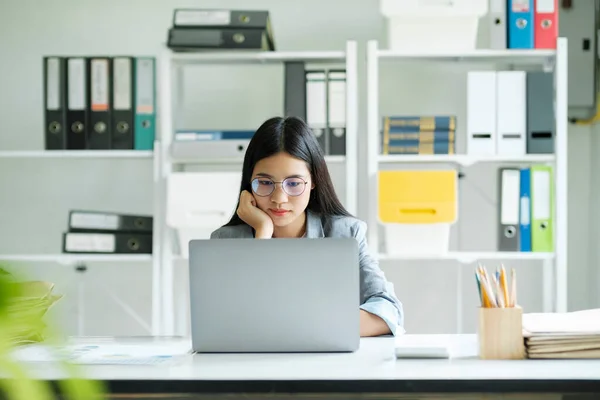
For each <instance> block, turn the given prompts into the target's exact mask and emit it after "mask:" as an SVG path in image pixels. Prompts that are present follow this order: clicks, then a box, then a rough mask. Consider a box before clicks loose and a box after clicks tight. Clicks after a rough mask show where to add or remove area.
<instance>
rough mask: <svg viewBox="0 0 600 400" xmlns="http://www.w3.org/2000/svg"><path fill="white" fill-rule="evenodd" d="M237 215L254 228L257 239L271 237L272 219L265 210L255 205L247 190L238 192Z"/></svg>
mask: <svg viewBox="0 0 600 400" xmlns="http://www.w3.org/2000/svg"><path fill="white" fill-rule="evenodd" d="M237 215H238V216H239V217H240V218H241V219H242V221H244V222H245V223H247V224H248V225H250V226H251V227H252V228H254V230H255V232H256V235H255V237H256V238H257V239H270V238H271V237H273V220H272V219H271V217H269V215H268V214H267V213H266V212H264V211H263V210H261V209H260V208H258V207H257V206H256V200H255V199H254V196H252V193H250V192H249V191H247V190H244V191H243V192H242V193H241V194H240V205H239V206H238V209H237Z"/></svg>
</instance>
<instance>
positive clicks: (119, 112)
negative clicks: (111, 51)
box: [111, 57, 134, 150]
mask: <svg viewBox="0 0 600 400" xmlns="http://www.w3.org/2000/svg"><path fill="white" fill-rule="evenodd" d="M112 67H113V68H112V71H113V81H112V84H113V87H112V94H113V102H112V107H113V108H112V128H111V130H112V148H113V149H121V150H132V149H133V123H134V121H133V113H134V106H133V103H134V97H133V84H134V78H133V72H134V69H133V68H134V67H133V57H114V58H113V60H112Z"/></svg>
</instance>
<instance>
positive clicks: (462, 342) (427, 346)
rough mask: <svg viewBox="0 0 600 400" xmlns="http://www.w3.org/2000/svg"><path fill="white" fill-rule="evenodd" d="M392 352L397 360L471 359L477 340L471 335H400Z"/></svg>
mask: <svg viewBox="0 0 600 400" xmlns="http://www.w3.org/2000/svg"><path fill="white" fill-rule="evenodd" d="M394 351H395V354H396V358H397V359H404V358H406V359H415V358H417V359H432V358H439V359H445V358H456V357H471V356H476V355H477V340H476V337H475V336H473V335H460V336H457V335H443V334H430V335H401V336H398V337H397V338H396V341H395V344H394Z"/></svg>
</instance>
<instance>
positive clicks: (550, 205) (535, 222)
mask: <svg viewBox="0 0 600 400" xmlns="http://www.w3.org/2000/svg"><path fill="white" fill-rule="evenodd" d="M531 251H534V252H552V251H554V177H553V171H552V167H551V166H547V165H533V166H531Z"/></svg>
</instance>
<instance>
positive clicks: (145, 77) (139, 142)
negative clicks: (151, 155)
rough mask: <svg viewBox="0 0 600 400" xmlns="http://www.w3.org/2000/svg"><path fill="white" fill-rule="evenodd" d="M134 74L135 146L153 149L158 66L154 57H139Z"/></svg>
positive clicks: (141, 148)
mask: <svg viewBox="0 0 600 400" xmlns="http://www.w3.org/2000/svg"><path fill="white" fill-rule="evenodd" d="M134 75H135V127H134V129H133V137H134V140H133V148H134V149H135V150H152V149H154V139H155V137H156V66H155V59H154V57H137V58H136V59H135V74H134Z"/></svg>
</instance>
